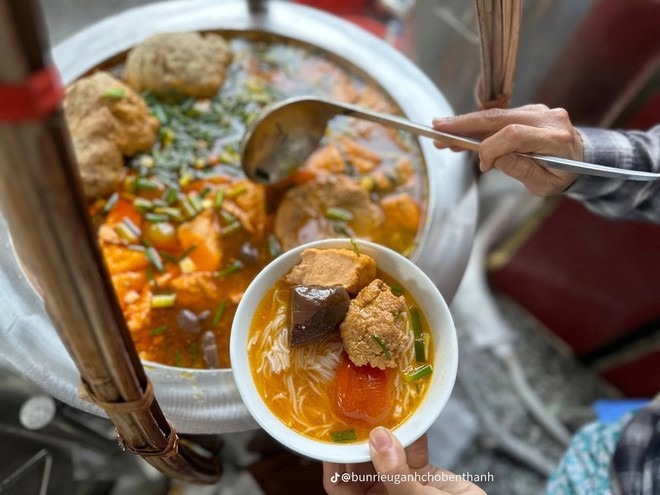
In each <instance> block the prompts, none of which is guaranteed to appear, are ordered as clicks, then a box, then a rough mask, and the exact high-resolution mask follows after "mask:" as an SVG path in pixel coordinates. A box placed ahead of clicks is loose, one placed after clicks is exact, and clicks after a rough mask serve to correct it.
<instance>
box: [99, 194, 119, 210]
mask: <svg viewBox="0 0 660 495" xmlns="http://www.w3.org/2000/svg"><path fill="white" fill-rule="evenodd" d="M117 201H119V193H114V194H113V195H112V196H110V197H109V198H108V200H107V201H106V202H105V205H103V210H101V212H102V213H103V214H104V215H107V214H108V213H110V210H112V207H113V206H115V205H116V204H117Z"/></svg>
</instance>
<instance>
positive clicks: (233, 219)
mask: <svg viewBox="0 0 660 495" xmlns="http://www.w3.org/2000/svg"><path fill="white" fill-rule="evenodd" d="M220 216H221V217H222V218H223V219H224V220H225V222H227V223H229V224H232V223H234V222H238V218H236V217H235V216H234V215H232V214H231V213H229V212H228V211H225V210H222V211H221V212H220Z"/></svg>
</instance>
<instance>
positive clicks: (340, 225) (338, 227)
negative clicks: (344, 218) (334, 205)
mask: <svg viewBox="0 0 660 495" xmlns="http://www.w3.org/2000/svg"><path fill="white" fill-rule="evenodd" d="M332 227H333V228H334V229H335V232H337V233H338V234H341V235H345V236H346V237H353V236H352V234H351V233H350V232H349V231H348V229H347V228H346V224H345V223H344V222H340V221H335V222H333V224H332Z"/></svg>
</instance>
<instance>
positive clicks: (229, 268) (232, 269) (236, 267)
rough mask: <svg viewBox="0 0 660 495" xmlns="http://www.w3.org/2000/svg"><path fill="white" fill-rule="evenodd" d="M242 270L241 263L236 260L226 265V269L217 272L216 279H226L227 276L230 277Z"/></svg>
mask: <svg viewBox="0 0 660 495" xmlns="http://www.w3.org/2000/svg"><path fill="white" fill-rule="evenodd" d="M242 268H243V263H241V262H240V261H238V260H236V261H234V262H233V263H231V264H230V265H228V266H227V267H226V268H223V269H222V270H220V271H219V272H218V277H226V276H228V275H231V274H232V273H236V272H237V271H240V270H241V269H242Z"/></svg>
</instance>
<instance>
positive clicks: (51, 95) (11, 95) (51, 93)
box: [0, 65, 64, 123]
mask: <svg viewBox="0 0 660 495" xmlns="http://www.w3.org/2000/svg"><path fill="white" fill-rule="evenodd" d="M63 99H64V87H63V86H62V83H61V82H60V76H59V74H58V73H57V69H55V66H53V65H49V66H47V67H44V68H43V69H41V70H39V71H37V72H35V73H33V74H32V75H30V77H28V78H27V79H26V80H25V82H23V83H22V84H0V123H4V122H25V121H31V120H42V119H44V118H46V117H47V116H48V115H49V114H50V113H51V112H52V111H53V110H55V108H57V106H58V105H59V104H60V103H61V102H62V100H63Z"/></svg>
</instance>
